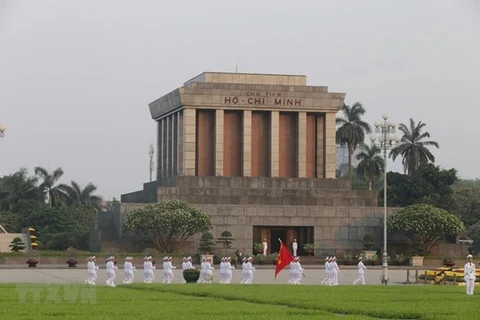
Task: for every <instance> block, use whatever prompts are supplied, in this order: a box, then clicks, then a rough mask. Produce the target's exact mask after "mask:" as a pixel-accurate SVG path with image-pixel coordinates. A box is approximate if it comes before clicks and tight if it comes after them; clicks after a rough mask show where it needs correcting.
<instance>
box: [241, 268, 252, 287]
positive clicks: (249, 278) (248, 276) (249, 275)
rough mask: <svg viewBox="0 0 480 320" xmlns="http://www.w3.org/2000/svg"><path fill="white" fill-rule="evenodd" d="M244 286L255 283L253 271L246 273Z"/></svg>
mask: <svg viewBox="0 0 480 320" xmlns="http://www.w3.org/2000/svg"><path fill="white" fill-rule="evenodd" d="M243 283H244V284H252V283H253V271H247V272H246V273H245V281H244V282H243Z"/></svg>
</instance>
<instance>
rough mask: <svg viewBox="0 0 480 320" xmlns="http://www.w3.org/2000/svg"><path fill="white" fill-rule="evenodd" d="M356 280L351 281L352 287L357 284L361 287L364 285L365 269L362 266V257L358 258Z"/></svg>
mask: <svg viewBox="0 0 480 320" xmlns="http://www.w3.org/2000/svg"><path fill="white" fill-rule="evenodd" d="M357 267H358V278H357V280H355V281H353V285H356V284H357V282H359V281H360V282H361V283H362V285H365V270H367V267H365V265H364V264H363V261H362V257H359V258H358V264H357Z"/></svg>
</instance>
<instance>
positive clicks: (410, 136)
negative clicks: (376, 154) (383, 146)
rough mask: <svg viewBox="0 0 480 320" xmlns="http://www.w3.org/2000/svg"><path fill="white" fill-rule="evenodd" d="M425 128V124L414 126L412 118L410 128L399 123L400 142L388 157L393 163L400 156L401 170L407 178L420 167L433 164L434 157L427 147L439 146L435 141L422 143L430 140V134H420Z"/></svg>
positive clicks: (420, 123) (419, 123)
mask: <svg viewBox="0 0 480 320" xmlns="http://www.w3.org/2000/svg"><path fill="white" fill-rule="evenodd" d="M425 126H426V124H425V123H423V122H421V121H419V122H418V123H417V124H415V121H413V119H412V118H410V127H407V126H406V125H405V124H403V123H401V124H400V125H399V127H398V129H399V130H400V131H402V133H403V136H402V140H401V142H400V144H399V145H398V146H396V147H395V148H393V149H392V150H390V154H389V157H392V158H393V161H395V159H396V158H397V157H398V156H399V155H400V156H402V158H403V159H402V164H403V170H404V172H405V173H407V174H408V175H409V176H411V175H412V174H413V173H414V172H415V170H416V169H417V168H418V167H420V166H421V165H425V164H427V163H429V162H432V163H433V162H435V157H434V156H433V154H432V153H431V152H430V150H428V147H429V146H434V147H436V148H437V149H438V148H439V145H438V143H437V142H436V141H430V140H428V141H424V139H426V138H430V133H428V132H423V133H422V129H423V128H424V127H425Z"/></svg>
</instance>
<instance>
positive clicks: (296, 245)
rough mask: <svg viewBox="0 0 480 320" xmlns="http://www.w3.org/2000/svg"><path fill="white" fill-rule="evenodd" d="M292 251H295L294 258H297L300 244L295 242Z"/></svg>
mask: <svg viewBox="0 0 480 320" xmlns="http://www.w3.org/2000/svg"><path fill="white" fill-rule="evenodd" d="M292 249H293V256H294V257H296V256H297V250H298V242H297V241H293V243H292Z"/></svg>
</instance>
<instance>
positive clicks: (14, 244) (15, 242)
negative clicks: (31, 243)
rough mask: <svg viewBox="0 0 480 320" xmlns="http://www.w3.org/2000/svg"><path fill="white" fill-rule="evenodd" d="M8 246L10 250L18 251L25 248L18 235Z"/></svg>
mask: <svg viewBox="0 0 480 320" xmlns="http://www.w3.org/2000/svg"><path fill="white" fill-rule="evenodd" d="M9 247H10V248H12V249H11V251H13V252H19V251H20V250H23V249H25V243H23V241H22V239H20V238H19V237H16V238H14V239H13V240H12V242H11V244H10V245H9Z"/></svg>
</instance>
